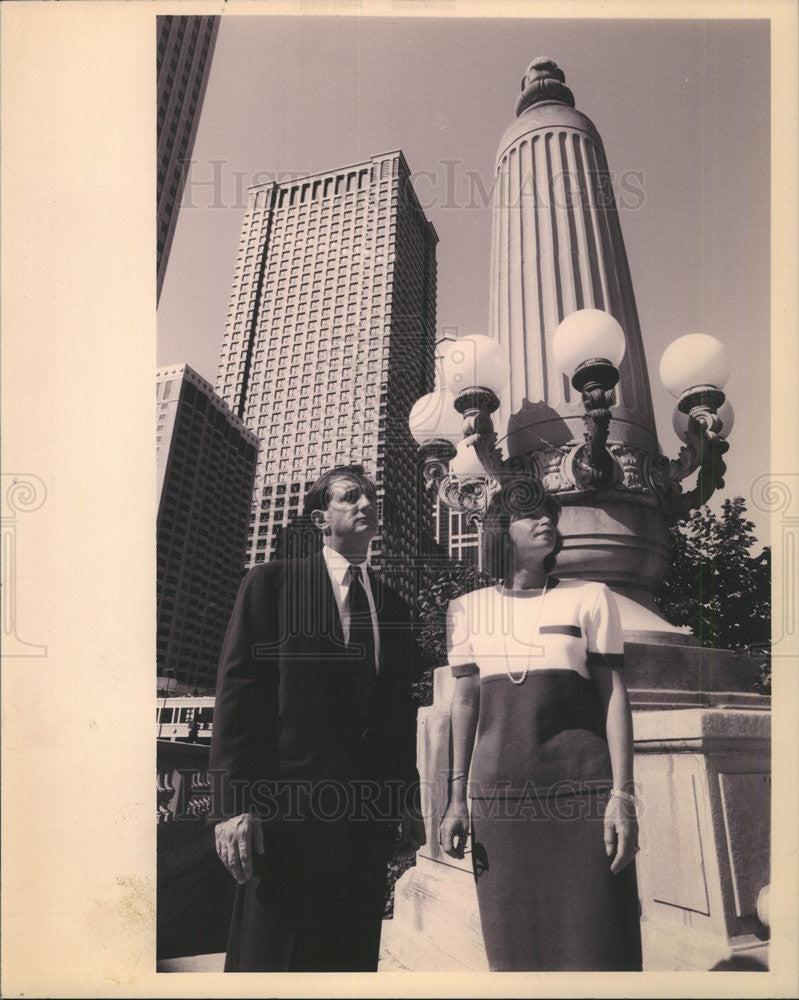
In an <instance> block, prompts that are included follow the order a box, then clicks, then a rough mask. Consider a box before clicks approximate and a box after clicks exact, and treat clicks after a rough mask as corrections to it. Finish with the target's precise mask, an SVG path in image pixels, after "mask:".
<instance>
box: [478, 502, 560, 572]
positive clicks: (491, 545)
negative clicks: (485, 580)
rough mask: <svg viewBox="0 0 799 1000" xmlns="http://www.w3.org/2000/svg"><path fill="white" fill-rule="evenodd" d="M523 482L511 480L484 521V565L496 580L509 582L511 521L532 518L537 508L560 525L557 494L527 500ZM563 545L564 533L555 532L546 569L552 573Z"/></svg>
mask: <svg viewBox="0 0 799 1000" xmlns="http://www.w3.org/2000/svg"><path fill="white" fill-rule="evenodd" d="M527 493H528V491H527V490H526V489H525V486H524V483H512V484H510V486H509V487H508V486H505V487H503V488H502V490H500V492H499V493H497V494H495V495H494V497H493V498H492V500H491V503H490V504H489V506H488V510H487V511H486V516H485V520H484V521H483V539H482V545H483V566H484V567H485V570H486V572H487V573H489V574H490V575H491V576H492V577H493V578H494V579H495V580H504V581H506V582H507V579H508V576H509V575H510V572H511V554H512V544H511V540H510V526H511V522H513V521H515V520H517V519H518V518H520V517H529V516H531V515H532V514H534V513H535V512H536V511H538V510H545V511H546V512H547V513H548V514H549V515H550V517H552V519H553V520H554V522H555V525H556V526H557V523H558V520H559V519H560V504H559V503H558V501H557V500H556V499H555V497H553V496H550V495H547V496H546V497H545V498H544V499H543V501H540V502H538V503H536V502H535V497H533V496H531V498H530V499H529V500H528V499H527V496H526V494H527ZM562 548H563V535H561V533H560V532H559V531H558V530H557V527H556V531H555V547H554V549H553V550H552V551H551V552H550V553H549V555H548V556H547V557H546V558H545V559H544V569H545V570H546V572H547V573H549V572H550V571H551V570H552V569H553V567H554V565H555V560H556V558H557V555H558V553H559V552H560V550H561V549H562Z"/></svg>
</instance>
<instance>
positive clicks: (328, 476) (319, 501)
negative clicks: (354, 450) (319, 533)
mask: <svg viewBox="0 0 799 1000" xmlns="http://www.w3.org/2000/svg"><path fill="white" fill-rule="evenodd" d="M336 479H353V480H354V481H355V482H356V483H357V484H358V485H359V486H360V487H361V489H362V490H365V491H367V492H370V493H373V494H374V493H376V492H377V487H376V486H375V484H374V483H373V482H372V480H371V479H370V478H369V477H368V476H367V475H366V473H365V472H364V471H363V466H362V465H337V466H336V467H335V469H330V470H329V471H328V472H323V473H322V475H321V476H320V477H319V478H318V479H317V480H316V482H315V483H314V484H313V486H312V487H311V488H310V489H309V490H308V492H307V493H306V494H305V501H304V502H303V505H302V513H303V517H310V515H311V513H312V511H315V510H327V505H328V504H329V503H330V487H331V486H332V485H333V483H334V482H335V480H336Z"/></svg>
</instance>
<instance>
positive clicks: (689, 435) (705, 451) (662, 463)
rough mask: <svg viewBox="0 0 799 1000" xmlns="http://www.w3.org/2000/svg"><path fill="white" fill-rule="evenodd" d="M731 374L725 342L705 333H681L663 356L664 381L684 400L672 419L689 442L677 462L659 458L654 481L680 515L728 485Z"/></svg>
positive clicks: (655, 462)
mask: <svg viewBox="0 0 799 1000" xmlns="http://www.w3.org/2000/svg"><path fill="white" fill-rule="evenodd" d="M729 376H730V362H729V359H728V357H727V351H726V350H725V348H724V345H723V344H722V343H721V342H720V341H718V340H716V338H715V337H708V336H707V334H704V333H689V334H687V335H686V336H684V337H680V338H679V340H675V341H674V343H673V344H671V345H670V346H669V347H668V348H667V349H666V350H665V352H664V353H663V357H662V358H661V361H660V381H661V382H662V383H663V385H664V386H665V387H666V389H667V390H668V391H669V392H670V393H671V394H672V396H674V397H675V398H676V399H677V400H678V402H677V407H676V409H675V411H674V418H673V421H672V423H673V426H674V429H675V431H676V432H677V435H678V436H679V437H680V438H681V440H683V441H684V442H685V447H684V448H681V449H680V454H679V457H678V458H677V459H674V460H672V461H670V460H669V459H668V458H667V457H666V456H665V455H659V456H657V457H656V458H655V459H653V461H652V467H651V472H650V483H651V485H652V488H653V490H654V491H655V492H656V493H657V495H658V497H659V498H660V500H661V502H662V503H663V505H664V506H665V507H666V509H667V511H668V512H669V513H670V515H671V516H672V518H674V519H675V520H681V519H683V518H685V517H687V516H688V514H689V513H690V512H691V511H692V510H694V509H696V508H697V507H701V506H702V504H705V503H707V501H708V500H709V499H710V497H711V496H712V495H713V493H714V492H715V491H716V490H717V489H721V488H722V487H723V486H724V473H725V472H726V471H727V467H726V465H725V464H724V460H723V459H722V457H721V456H722V455H723V454H724V453H725V452H726V451H727V450H728V448H729V445H728V444H727V442H726V440H725V438H726V437H727V435H728V434H729V433H730V431H731V430H732V423H733V413H732V407H731V406H729V404H728V403H726V397H725V395H724V393H723V392H722V389H723V388H724V386H725V385H726V384H727V379H728V378H729ZM725 407H727V409H726V410H725ZM697 469H698V470H699V475H698V477H697V483H696V487H695V488H694V489H693V490H691V491H690V492H689V493H683V492H682V490H681V487H680V483H681V481H682V480H683V479H685V478H686V477H687V476H689V475H691V473H692V472H696V471H697Z"/></svg>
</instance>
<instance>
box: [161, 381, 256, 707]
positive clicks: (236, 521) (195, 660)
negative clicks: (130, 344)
mask: <svg viewBox="0 0 799 1000" xmlns="http://www.w3.org/2000/svg"><path fill="white" fill-rule="evenodd" d="M156 380H157V407H158V427H157V447H158V452H157V454H158V458H157V461H158V534H157V550H158V591H157V594H158V633H157V662H158V673H159V675H162V676H164V675H169V676H172V677H174V678H175V680H176V682H177V684H176V686H177V685H183V686H185V687H188V688H195V687H196V688H198V689H202V688H208V687H211V686H212V685H213V683H214V680H215V677H216V669H217V664H218V661H219V653H220V650H221V648H222V640H223V638H224V636H225V629H226V628H227V624H228V621H229V619H230V613H231V611H232V610H233V602H234V600H235V597H236V592H237V590H238V585H239V583H240V581H241V577H242V573H243V570H244V564H245V553H246V545H247V523H248V518H249V512H250V497H251V496H252V485H253V480H254V477H255V468H256V462H257V457H258V438H257V437H256V436H255V434H253V433H252V431H250V430H248V429H247V428H246V427H245V426H244V424H243V423H242V421H241V420H239V418H238V417H237V416H236V415H235V414H233V413H232V412H231V411H230V409H229V407H228V406H227V405H226V404H225V403H224V402H223V401H222V400H221V399H220V398H219V397H218V396H217V395H216V393H215V392H214V391H213V388H212V387H211V385H210V383H208V382H206V381H205V379H204V378H202V377H201V376H199V375H198V374H197V373H196V372H195V371H193V370H192V369H191V368H190V367H189V366H188V365H177V366H173V367H168V368H162V369H160V370H159V371H158V373H157V375H156Z"/></svg>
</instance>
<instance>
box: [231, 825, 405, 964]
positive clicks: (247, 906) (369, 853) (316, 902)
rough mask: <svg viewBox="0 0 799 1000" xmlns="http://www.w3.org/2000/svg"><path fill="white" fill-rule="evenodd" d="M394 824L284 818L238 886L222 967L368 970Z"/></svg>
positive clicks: (374, 957)
mask: <svg viewBox="0 0 799 1000" xmlns="http://www.w3.org/2000/svg"><path fill="white" fill-rule="evenodd" d="M395 829H396V828H395V826H394V825H391V824H385V823H376V822H372V821H361V822H343V821H337V822H330V823H323V822H313V821H302V822H288V821H286V822H283V823H281V824H276V825H275V826H273V827H272V828H271V829H269V830H268V831H267V833H266V834H265V838H264V840H265V850H264V856H263V858H258V859H257V862H256V867H257V868H258V871H259V874H258V875H257V876H256V877H255V878H253V879H252V880H251V881H250V882H249V883H247V885H245V886H239V887H238V890H237V893H236V901H235V905H234V912H233V919H232V921H231V928H230V937H229V939H228V952H227V959H226V962H225V971H226V972H374V971H376V970H377V958H378V951H379V947H380V930H381V927H382V920H383V908H384V899H385V891H386V877H387V863H388V859H389V857H390V856H391V852H392V848H393V844H394V832H395Z"/></svg>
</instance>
